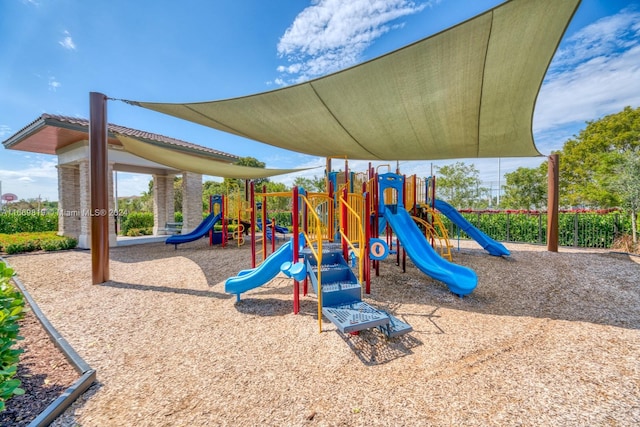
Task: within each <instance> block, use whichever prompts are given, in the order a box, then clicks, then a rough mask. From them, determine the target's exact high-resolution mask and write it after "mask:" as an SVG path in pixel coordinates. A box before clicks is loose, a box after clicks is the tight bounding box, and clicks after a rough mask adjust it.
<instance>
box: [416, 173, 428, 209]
mask: <svg viewBox="0 0 640 427" xmlns="http://www.w3.org/2000/svg"><path fill="white" fill-rule="evenodd" d="M426 181H427V180H426V179H424V178H418V177H416V204H420V203H425V202H426V201H427V182H426Z"/></svg>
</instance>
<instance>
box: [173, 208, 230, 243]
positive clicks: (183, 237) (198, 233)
mask: <svg viewBox="0 0 640 427" xmlns="http://www.w3.org/2000/svg"><path fill="white" fill-rule="evenodd" d="M221 218H222V213H218V214H216V215H214V214H213V212H212V213H210V214H209V215H208V216H207V217H206V218H205V219H204V220H203V221H202V222H201V223H200V225H198V226H197V227H196V228H195V229H194V230H193V231H192V232H190V233H187V234H174V235H173V236H170V237H169V238H168V239H167V240H165V243H166V244H174V245H176V248H177V247H178V245H179V244H180V243H187V242H193V241H194V240H198V239H200V238H202V237H204V236H205V235H206V234H207V233H209V230H211V229H212V228H213V226H214V225H215V223H216V222H218V221H220V219H221Z"/></svg>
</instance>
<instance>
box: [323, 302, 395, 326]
mask: <svg viewBox="0 0 640 427" xmlns="http://www.w3.org/2000/svg"><path fill="white" fill-rule="evenodd" d="M322 314H324V315H325V316H326V317H327V318H328V319H329V320H331V322H333V323H334V324H335V325H336V326H337V327H338V329H340V331H341V332H344V333H349V332H357V331H361V330H363V329H369V328H375V327H376V326H383V325H387V324H388V323H389V316H388V315H387V314H386V313H384V312H382V311H379V310H376V309H375V308H373V307H371V306H370V305H369V304H367V303H366V302H363V301H353V302H351V303H347V304H340V305H336V306H331V307H323V308H322Z"/></svg>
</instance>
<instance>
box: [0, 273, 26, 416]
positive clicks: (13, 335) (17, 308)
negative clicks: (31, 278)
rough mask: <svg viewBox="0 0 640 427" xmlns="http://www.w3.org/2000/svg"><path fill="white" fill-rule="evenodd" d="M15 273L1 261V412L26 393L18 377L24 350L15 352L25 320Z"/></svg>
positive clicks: (21, 297)
mask: <svg viewBox="0 0 640 427" xmlns="http://www.w3.org/2000/svg"><path fill="white" fill-rule="evenodd" d="M12 276H13V270H12V269H10V268H8V267H7V266H6V265H5V264H4V263H3V262H0V411H4V409H5V402H6V401H7V400H9V399H10V398H11V397H13V396H16V395H20V394H24V390H23V389H21V388H20V384H21V383H20V380H19V379H16V378H14V377H15V375H16V373H17V371H18V362H19V359H20V354H21V353H22V352H23V350H22V349H14V348H13V347H14V345H15V344H16V342H17V341H18V340H21V339H23V337H21V336H20V335H18V332H19V325H18V321H19V320H20V319H21V318H22V317H23V309H24V297H23V296H22V294H21V293H20V292H18V291H17V290H16V289H15V288H14V287H13V286H12V285H11V283H10V282H9V280H10V279H11V277H12Z"/></svg>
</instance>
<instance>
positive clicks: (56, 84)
mask: <svg viewBox="0 0 640 427" xmlns="http://www.w3.org/2000/svg"><path fill="white" fill-rule="evenodd" d="M60 86H62V83H60V82H59V81H57V80H56V78H55V77H54V76H51V77H49V90H50V91H53V92H55V91H56V90H58V88H59V87H60Z"/></svg>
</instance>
